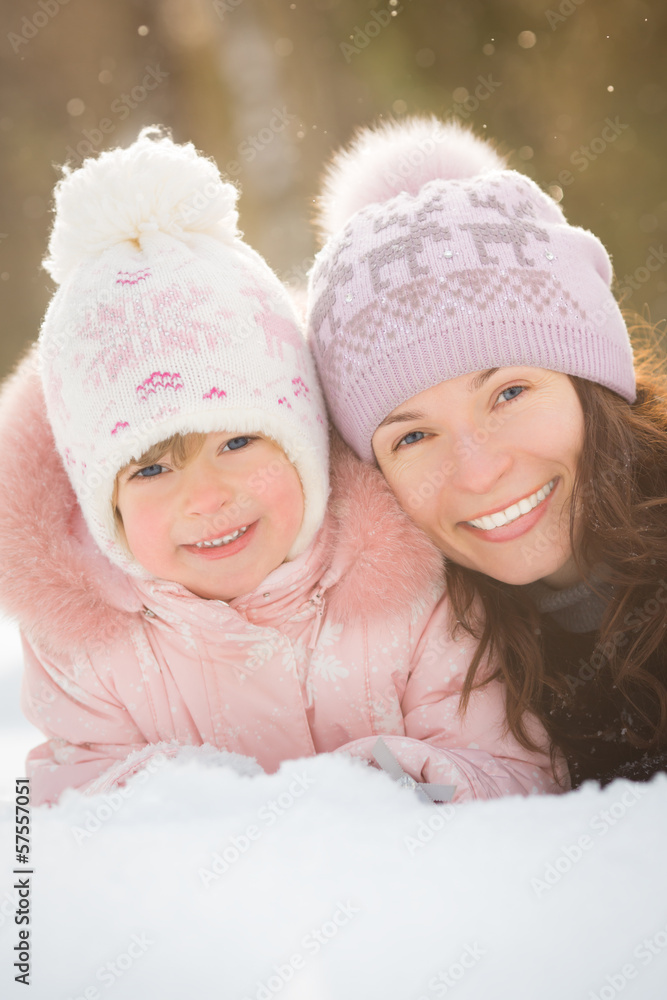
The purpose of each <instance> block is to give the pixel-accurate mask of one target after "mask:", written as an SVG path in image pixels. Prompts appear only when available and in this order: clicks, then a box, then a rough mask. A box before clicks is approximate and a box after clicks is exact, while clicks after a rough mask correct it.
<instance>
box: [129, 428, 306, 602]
mask: <svg viewBox="0 0 667 1000" xmlns="http://www.w3.org/2000/svg"><path fill="white" fill-rule="evenodd" d="M170 457H171V456H170V453H167V454H165V455H164V456H163V457H162V458H161V459H160V462H159V464H155V465H150V466H141V465H138V464H134V465H129V466H128V467H127V468H126V469H124V470H123V471H122V472H121V473H119V477H118V492H117V501H116V506H117V508H118V510H119V512H120V514H121V517H122V520H123V529H124V532H125V538H126V540H127V544H128V546H129V548H130V551H131V552H132V555H133V556H134V558H135V559H136V560H137V561H138V562H139V563H141V565H142V566H143V567H144V568H145V569H147V570H148V571H149V572H150V573H152V574H153V575H154V576H156V577H159V578H160V579H163V580H172V581H174V582H175V583H180V584H182V585H183V586H184V587H187V588H188V590H190V591H192V593H193V594H197V595H198V596H199V597H204V598H208V599H210V600H216V599H217V600H223V601H230V600H232V599H233V598H235V597H240V596H241V595H242V594H247V593H249V592H250V591H252V590H254V589H255V588H256V587H257V586H258V585H259V584H260V583H261V582H262V580H263V579H264V578H265V577H266V576H267V575H268V574H269V573H270V572H271V571H272V570H274V569H276V567H277V566H279V565H280V564H281V563H283V562H284V561H285V557H286V556H287V553H288V552H289V550H290V548H291V547H292V544H293V543H294V540H295V539H296V537H297V534H298V532H299V529H300V527H301V521H302V518H303V510H304V507H303V491H302V489H301V481H300V479H299V476H298V474H297V471H296V469H295V468H294V466H293V465H291V463H290V462H289V461H288V459H287V457H286V456H285V453H284V452H283V451H282V449H281V448H279V447H278V445H277V444H275V443H274V442H273V441H271V440H269V439H268V438H264V437H261V436H259V435H252V436H251V435H239V434H236V435H234V434H231V433H217V432H216V433H211V434H207V435H206V437H205V440H204V444H203V446H202V448H201V450H200V451H199V452H198V453H197V454H196V455H195V456H194V457H192V458H190V459H189V461H188V462H187V463H186V464H185V466H184V467H182V468H177V467H176V465H175V464H174V463H173V462H171V461H170ZM238 532H240V534H238ZM229 536H233V537H231V538H230V537H229ZM222 539H225V541H222ZM202 542H218V543H221V544H214V545H201V544H198V543H202Z"/></svg>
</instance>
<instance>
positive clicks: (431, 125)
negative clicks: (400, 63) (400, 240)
mask: <svg viewBox="0 0 667 1000" xmlns="http://www.w3.org/2000/svg"><path fill="white" fill-rule="evenodd" d="M505 166H506V162H505V159H504V158H503V157H502V156H500V154H499V153H497V152H496V150H495V149H494V148H493V147H492V146H491V145H490V144H489V143H488V142H486V141H485V140H484V139H480V138H478V137H477V136H476V135H474V134H473V133H472V132H471V131H470V130H469V129H466V128H463V127H462V126H461V125H459V123H458V122H456V121H450V122H441V121H439V120H438V119H437V118H408V119H405V120H404V121H402V122H388V123H385V124H383V125H380V126H378V127H377V128H374V129H370V128H365V129H361V130H360V131H359V132H358V133H357V135H356V136H355V138H354V140H353V141H352V143H351V145H350V146H349V148H348V149H346V150H341V151H340V152H338V153H337V154H336V155H335V156H334V159H333V161H332V163H331V164H330V166H329V167H328V169H327V171H326V173H325V177H324V185H323V190H322V194H321V196H320V198H319V202H318V204H319V215H318V224H319V227H320V229H321V232H322V233H323V235H324V237H325V238H326V237H328V236H331V235H333V234H334V233H337V232H338V231H339V230H340V229H342V228H343V226H344V225H345V223H346V222H347V220H348V219H349V218H350V217H351V216H352V215H354V213H355V212H358V211H359V210H360V209H362V208H365V206H366V205H372V204H376V203H382V202H385V201H388V200H389V199H390V198H393V197H394V196H395V195H397V194H399V192H401V191H407V192H408V193H410V194H417V192H418V191H419V190H420V188H422V187H423V185H424V184H426V183H428V181H433V180H436V179H441V180H454V179H462V178H466V177H474V176H475V175H477V174H481V173H486V172H488V171H489V170H503V169H504V168H505Z"/></svg>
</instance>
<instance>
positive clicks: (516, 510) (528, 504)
mask: <svg viewBox="0 0 667 1000" xmlns="http://www.w3.org/2000/svg"><path fill="white" fill-rule="evenodd" d="M555 482H556V480H555V479H552V480H551V481H550V482H548V483H547V485H546V486H543V487H542V489H541V490H538V491H537V493H531V495H530V496H529V497H524V499H523V500H519V502H518V503H513V504H512V506H511V507H508V508H507V509H506V510H499V511H496V513H495V514H485V515H484V516H483V517H478V518H476V519H475V520H474V521H467V522H466V523H467V524H472V525H473V527H475V528H481V529H482V530H483V531H491V529H492V528H502V526H503V525H504V524H511V523H512V521H516V519H517V517H521V515H522V514H527V513H528V512H529V511H531V510H533V508H534V507H537V505H538V504H540V503H542V501H543V500H546V498H547V497H548V496H549V494H550V493H551V491H552V489H553V488H554V484H555Z"/></svg>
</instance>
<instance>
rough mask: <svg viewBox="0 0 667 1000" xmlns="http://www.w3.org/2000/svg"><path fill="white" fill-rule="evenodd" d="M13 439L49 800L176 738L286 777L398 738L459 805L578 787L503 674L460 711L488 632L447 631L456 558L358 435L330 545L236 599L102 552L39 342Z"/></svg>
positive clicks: (14, 387)
mask: <svg viewBox="0 0 667 1000" xmlns="http://www.w3.org/2000/svg"><path fill="white" fill-rule="evenodd" d="M0 451H1V453H2V463H1V468H2V469H3V476H2V481H1V482H0V566H1V567H2V577H1V580H0V605H1V606H2V607H3V608H4V610H5V611H6V612H8V613H9V614H11V615H12V616H13V617H15V618H17V619H18V622H19V624H20V627H21V630H22V634H23V637H24V650H25V674H24V685H23V710H24V712H25V714H26V715H27V717H28V719H30V721H31V722H33V723H34V724H35V725H36V726H38V727H39V728H40V729H41V730H42V732H43V733H44V734H45V735H46V737H47V742H45V743H43V744H41V745H40V746H38V747H37V748H36V749H34V750H32V751H31V753H30V754H29V756H28V765H27V766H28V774H29V775H30V777H31V779H32V791H33V801H34V802H35V803H40V802H53V801H55V800H56V799H57V798H58V796H59V795H60V793H61V792H62V790H63V789H65V788H68V787H78V788H87V789H88V790H94V791H100V790H105V789H109V788H111V787H113V785H114V784H117V783H122V782H123V780H125V778H126V777H127V776H128V775H129V774H130V773H132V772H133V771H134V770H135V769H136V768H137V767H138V766H141V765H142V764H143V763H145V762H146V760H147V759H149V757H150V754H151V753H153V752H157V751H158V750H160V751H164V749H165V746H166V747H167V750H168V752H174V747H175V746H177V745H184V744H185V745H194V746H202V745H205V744H210V745H212V746H213V747H217V748H219V749H223V750H229V751H234V752H236V753H240V754H244V755H248V756H251V757H254V758H256V760H257V761H258V762H259V763H260V764H261V765H262V767H264V768H265V769H266V770H267V771H274V770H275V769H276V768H277V767H278V766H279V764H280V763H281V761H283V760H285V759H287V758H298V757H308V756H311V755H313V754H316V753H323V752H327V751H336V750H338V751H346V752H348V753H352V754H355V755H357V756H359V757H363V758H365V759H367V760H369V761H371V760H372V751H373V748H374V746H375V744H376V741H377V737H378V736H379V735H382V736H383V737H384V740H385V742H386V744H387V745H388V746H389V749H390V750H391V752H392V753H393V755H394V757H395V758H396V759H397V760H398V761H399V762H400V765H401V766H402V767H403V769H404V770H405V771H407V772H408V773H409V774H410V775H411V776H412V777H413V778H414V779H416V780H417V781H426V782H436V783H440V784H448V785H456V794H455V800H459V801H461V800H465V799H470V798H492V797H495V796H500V795H506V794H510V793H519V794H522V795H525V794H529V793H531V792H549V791H557V790H559V789H558V787H557V784H556V781H555V779H554V775H553V773H552V771H551V768H550V764H549V757H548V754H547V753H544V754H531V753H528V752H527V751H526V750H524V749H523V748H522V747H521V746H520V745H518V744H517V742H516V741H515V740H514V739H513V738H512V737H511V736H510V735H507V734H506V733H505V731H504V694H503V688H502V686H501V684H500V683H498V682H492V683H490V684H489V685H487V686H486V687H484V688H482V689H480V690H478V691H476V692H475V693H474V694H473V697H472V698H471V700H470V705H469V708H468V710H467V712H466V714H465V715H464V716H463V717H461V714H460V712H459V711H458V708H459V692H460V689H461V686H462V683H463V679H464V677H465V673H466V669H467V665H468V663H469V662H470V658H471V655H472V646H471V643H470V642H469V641H466V642H461V641H454V640H453V639H452V638H450V637H449V635H448V630H447V603H446V598H443V597H442V559H441V556H440V554H439V553H438V551H437V550H436V549H435V548H434V547H433V546H432V545H431V543H430V542H429V541H428V540H427V539H426V538H425V536H424V535H423V534H422V533H421V532H420V531H419V530H418V529H417V528H416V527H415V526H414V525H412V524H411V522H410V521H409V520H408V519H407V518H406V516H405V515H404V514H403V513H402V511H401V510H400V509H399V508H398V506H397V504H396V503H395V501H394V499H393V497H392V496H391V494H390V492H389V491H388V489H387V487H386V485H385V483H384V480H383V479H382V477H381V476H380V475H379V473H378V472H376V471H375V470H373V469H370V468H368V467H367V466H364V465H362V464H361V463H360V462H359V461H358V460H357V459H356V458H355V457H354V456H353V455H352V454H351V453H350V452H349V451H347V450H346V449H345V448H344V446H342V445H339V444H336V445H335V447H334V458H333V461H332V496H331V503H330V509H329V513H328V514H327V517H326V520H325V523H324V525H323V527H322V529H321V530H320V532H319V533H318V535H317V537H316V538H315V541H314V542H313V544H312V545H311V546H310V548H309V549H308V550H307V551H306V552H305V553H304V554H303V555H302V556H300V557H299V558H297V559H296V560H294V561H293V562H289V563H284V564H283V565H282V566H280V567H278V569H276V570H274V571H273V573H271V574H270V575H269V576H268V577H267V578H266V580H265V581H264V582H263V584H262V585H261V586H260V587H259V588H258V589H257V590H256V591H255V592H254V593H252V594H248V595H246V596H244V597H240V598H237V599H236V600H233V601H231V602H229V603H225V602H224V601H214V600H203V599H202V598H199V597H196V596H195V595H194V594H192V593H191V592H190V591H188V590H186V589H185V588H184V587H182V586H180V585H179V584H174V583H169V582H165V581H161V580H150V581H145V580H138V579H136V578H133V577H130V576H128V575H126V574H124V573H123V572H122V571H121V570H120V569H118V568H116V567H115V566H113V565H112V564H111V563H109V561H108V560H107V559H106V557H105V556H103V555H102V553H101V552H100V551H99V550H98V549H97V547H96V546H95V543H94V542H93V541H92V539H91V537H90V535H89V533H88V530H87V528H86V526H85V522H84V521H83V517H82V515H81V512H80V509H79V507H78V504H77V501H76V499H75V496H74V494H73V491H72V489H71V486H70V483H69V480H68V478H67V475H66V473H65V471H64V468H63V466H62V464H61V461H60V459H59V457H58V455H57V453H56V450H55V447H54V443H53V438H52V435H51V430H50V427H49V424H48V421H47V419H46V415H45V411H44V403H43V397H42V392H41V383H40V381H39V376H38V374H37V372H36V366H35V363H34V360H33V356H32V355H30V356H28V358H26V360H25V361H24V362H23V363H22V365H21V366H20V367H19V369H18V371H17V373H16V374H15V375H14V376H12V378H11V379H9V380H8V382H7V383H6V384H5V387H4V390H3V393H2V397H1V399H0ZM531 721H532V723H533V728H532V731H533V733H534V734H537V735H538V736H540V738H543V744H544V745H545V746H546V738H545V737H544V734H543V733H542V731H541V730H540V729H539V727H538V724H537V722H536V721H535V720H531ZM128 758H129V760H128Z"/></svg>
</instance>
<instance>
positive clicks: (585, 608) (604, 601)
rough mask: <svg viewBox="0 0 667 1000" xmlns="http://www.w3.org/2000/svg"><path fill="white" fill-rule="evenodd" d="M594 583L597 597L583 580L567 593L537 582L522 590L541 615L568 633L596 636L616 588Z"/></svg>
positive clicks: (602, 583)
mask: <svg viewBox="0 0 667 1000" xmlns="http://www.w3.org/2000/svg"><path fill="white" fill-rule="evenodd" d="M591 583H592V584H593V586H594V587H595V589H596V591H598V592H599V593H594V592H593V591H592V590H591V588H590V586H589V585H588V584H587V583H585V582H584V581H583V580H582V581H580V582H579V583H575V584H574V586H572V587H567V588H566V589H565V590H554V589H553V587H549V586H547V584H546V583H543V582H542V581H541V580H538V581H537V582H536V583H529V584H527V585H526V586H525V587H524V588H523V590H524V591H525V593H527V594H528V596H529V597H530V598H531V600H532V601H533V603H534V604H535V606H536V607H537V609H538V611H539V612H540V613H541V614H547V615H550V616H551V618H552V619H553V620H554V621H555V622H556V624H557V625H559V626H560V627H561V628H563V629H565V631H566V632H576V633H583V632H594V631H597V630H598V629H599V628H600V625H601V624H602V619H603V617H604V613H605V611H606V610H607V605H608V604H609V601H610V599H611V597H612V596H613V592H614V588H613V586H612V585H611V584H609V583H605V582H604V581H603V580H600V579H599V578H598V577H596V576H593V577H592V579H591Z"/></svg>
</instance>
